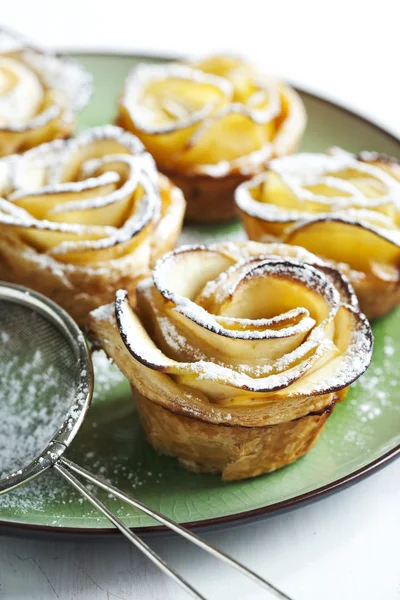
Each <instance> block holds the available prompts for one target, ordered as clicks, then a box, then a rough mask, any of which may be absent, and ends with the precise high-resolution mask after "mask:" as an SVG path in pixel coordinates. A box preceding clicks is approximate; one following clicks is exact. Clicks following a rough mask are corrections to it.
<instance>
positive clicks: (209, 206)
mask: <svg viewBox="0 0 400 600" xmlns="http://www.w3.org/2000/svg"><path fill="white" fill-rule="evenodd" d="M158 168H159V170H160V171H162V172H163V173H164V174H165V175H167V177H168V178H169V179H171V180H172V181H173V182H174V183H175V185H177V186H178V187H179V188H180V189H181V190H182V192H183V195H184V197H185V200H186V213H185V220H186V221H192V222H195V223H223V222H224V221H230V220H231V219H233V218H235V217H237V212H236V205H235V201H234V192H235V189H236V188H237V186H238V185H240V184H241V183H243V182H244V181H247V180H248V179H250V177H251V176H250V175H249V176H246V175H241V174H230V175H226V176H225V177H211V176H210V175H203V174H197V173H188V174H181V173H177V172H173V171H166V170H165V169H162V167H160V166H159V167H158Z"/></svg>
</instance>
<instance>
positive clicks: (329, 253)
mask: <svg viewBox="0 0 400 600" xmlns="http://www.w3.org/2000/svg"><path fill="white" fill-rule="evenodd" d="M236 203H237V206H238V208H239V212H240V216H241V218H242V220H243V224H244V227H245V229H246V231H247V234H248V236H249V238H250V239H252V240H257V241H260V242H265V241H281V242H284V243H287V244H295V245H298V246H303V247H304V248H306V249H307V250H309V251H310V252H313V253H315V254H317V255H318V256H321V257H322V258H324V259H325V260H327V261H329V263H330V264H333V265H335V266H336V267H337V268H339V269H340V270H341V271H342V273H344V274H345V275H346V276H347V277H348V278H349V279H350V281H351V283H352V285H353V287H354V289H355V292H356V294H357V296H358V299H359V301H360V305H361V310H362V311H363V312H364V313H365V314H366V315H367V317H368V318H369V319H374V318H376V317H379V316H381V315H383V314H385V313H387V312H388V311H389V310H391V309H392V308H394V307H395V306H396V305H397V304H399V302H400V230H399V225H400V165H399V163H398V161H397V160H396V159H394V158H391V157H388V156H386V155H380V154H377V153H374V152H361V153H360V154H359V155H353V154H350V153H349V152H346V151H344V150H341V149H339V148H333V149H331V150H329V151H328V152H327V153H326V154H312V153H303V154H297V155H293V156H288V157H284V158H279V159H275V160H273V161H271V162H270V164H269V166H268V169H267V171H266V172H265V173H264V174H262V175H260V176H258V177H256V178H254V179H253V180H252V181H250V182H246V183H244V184H242V185H241V186H239V188H238V189H237V190H236Z"/></svg>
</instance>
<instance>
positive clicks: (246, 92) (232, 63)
mask: <svg viewBox="0 0 400 600" xmlns="http://www.w3.org/2000/svg"><path fill="white" fill-rule="evenodd" d="M305 121H306V117H305V110H304V107H303V103H302V101H301V100H300V97H299V96H298V95H297V93H296V92H295V91H294V90H293V89H291V88H290V87H289V86H287V85H285V84H284V83H282V82H279V81H275V80H273V79H272V78H267V77H266V76H264V75H263V76H261V75H259V74H257V73H256V72H255V70H254V69H253V68H252V67H251V66H250V65H249V64H248V63H246V62H244V61H242V60H239V59H237V58H233V57H227V56H215V57H212V58H209V59H207V60H204V61H202V62H198V63H191V64H178V63H169V64H163V65H161V64H139V65H138V66H136V67H134V68H133V70H132V71H131V72H130V74H129V76H128V79H127V81H126V85H125V89H124V92H123V94H122V97H121V101H120V105H119V116H118V124H119V125H121V126H122V127H124V129H127V130H128V131H132V132H133V133H135V134H136V135H137V136H138V137H139V138H140V139H141V140H142V142H143V143H144V145H145V146H146V148H147V149H148V150H149V152H151V154H152V155H153V156H154V158H155V160H156V162H157V165H158V168H159V169H160V171H162V172H163V173H164V174H165V175H167V176H168V177H170V178H171V179H172V181H174V182H175V183H176V184H177V185H178V186H179V187H180V188H181V189H182V190H183V193H184V195H185V199H186V202H187V212H186V217H187V219H189V220H192V221H198V222H217V221H225V220H228V219H231V218H232V217H233V216H235V206H234V197H233V193H234V190H235V188H236V187H237V186H238V185H239V183H241V182H243V181H245V180H247V179H249V178H250V177H252V176H253V175H255V174H257V173H259V172H261V171H262V170H263V169H264V168H265V165H266V162H267V161H268V160H269V159H271V157H274V156H281V155H283V154H287V153H289V152H291V151H293V150H294V148H295V146H296V145H297V143H298V141H299V139H300V137H301V135H302V133H303V130H304V127H305Z"/></svg>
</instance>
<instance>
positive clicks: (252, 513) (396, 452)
mask: <svg viewBox="0 0 400 600" xmlns="http://www.w3.org/2000/svg"><path fill="white" fill-rule="evenodd" d="M61 51H62V53H66V54H72V55H77V54H79V55H81V56H82V55H86V56H104V57H109V56H114V57H121V58H129V57H132V58H135V59H137V58H139V59H140V58H143V59H153V60H160V61H170V60H177V57H176V56H168V55H165V56H154V55H151V54H143V53H138V54H133V53H131V52H130V53H123V52H117V51H112V50H111V51H109V52H104V51H99V52H97V51H87V50H81V51H80V50H79V48H74V49H72V48H69V49H67V50H66V51H65V52H64V51H63V50H61ZM178 60H179V59H178ZM294 87H295V89H296V90H297V91H298V92H300V93H301V94H303V95H305V96H309V97H311V98H313V99H316V100H318V101H320V102H322V103H325V104H328V105H329V106H332V107H334V108H338V109H339V110H341V111H343V112H345V113H347V114H349V115H351V116H352V117H353V118H356V119H358V120H359V121H362V122H363V123H365V124H366V125H368V126H370V127H373V128H374V129H376V130H377V131H379V132H380V133H382V134H384V135H385V136H386V137H388V138H389V139H390V140H391V141H393V142H395V143H396V144H398V145H399V150H400V139H399V138H398V137H397V136H396V135H394V134H393V133H391V132H389V131H387V130H386V129H385V128H383V127H381V126H380V125H377V124H376V123H374V122H373V121H370V120H369V119H368V118H366V117H363V116H362V115H360V114H358V113H356V112H354V111H353V110H351V109H350V108H347V107H345V106H342V105H341V104H338V103H336V102H334V101H332V100H329V99H328V98H325V97H323V96H320V95H319V94H314V93H312V92H309V91H307V90H305V89H303V88H299V87H297V86H294ZM399 456H400V444H398V445H397V446H395V447H394V448H392V449H391V450H389V451H388V452H386V453H385V454H384V455H382V456H380V457H378V458H376V459H375V460H373V461H372V462H370V463H368V464H366V465H364V466H363V467H361V468H360V469H357V470H356V471H353V472H352V473H349V474H348V475H345V476H344V477H341V478H339V479H336V480H335V481H332V482H330V483H328V484H326V485H324V486H321V487H320V488H317V489H314V490H311V491H310V492H305V493H304V494H300V495H298V496H294V497H293V498H289V499H287V500H283V501H281V502H276V503H274V504H270V505H268V506H263V507H260V508H256V509H253V510H249V511H244V512H239V513H235V514H232V515H225V516H223V517H215V518H210V519H204V520H201V521H191V522H189V523H183V525H184V526H185V527H187V528H188V529H202V530H204V529H209V528H221V527H223V526H225V525H232V524H244V523H247V522H249V521H254V520H259V519H261V518H262V517H265V516H269V515H271V514H277V513H281V512H285V511H287V510H291V509H294V508H297V507H300V506H302V505H304V504H306V503H307V502H311V501H315V500H319V499H321V498H323V497H324V496H326V495H328V494H330V493H334V492H338V491H339V490H341V489H342V488H345V487H348V486H350V485H352V484H354V483H357V482H358V481H362V480H363V479H364V478H366V477H368V476H369V475H372V474H373V473H375V472H376V471H378V470H379V469H381V468H383V467H384V466H386V465H387V464H389V463H390V462H391V461H393V460H394V459H395V458H398V457H399ZM21 530H22V531H21ZM132 530H133V531H135V533H139V534H143V535H150V534H151V535H160V534H166V533H170V530H169V529H168V528H167V527H165V526H157V525H156V526H153V527H149V526H146V527H133V528H132ZM26 533H28V534H30V535H32V536H34V537H42V538H44V539H46V538H51V539H54V535H55V534H56V535H57V534H60V535H59V536H58V537H60V538H62V539H70V538H71V537H79V538H81V537H92V536H93V535H95V536H96V537H99V536H100V537H101V536H103V537H105V538H113V537H114V536H115V535H116V534H118V535H119V531H118V530H117V529H114V528H87V527H54V526H47V525H33V524H29V523H18V522H10V521H0V535H18V534H19V535H24V534H26Z"/></svg>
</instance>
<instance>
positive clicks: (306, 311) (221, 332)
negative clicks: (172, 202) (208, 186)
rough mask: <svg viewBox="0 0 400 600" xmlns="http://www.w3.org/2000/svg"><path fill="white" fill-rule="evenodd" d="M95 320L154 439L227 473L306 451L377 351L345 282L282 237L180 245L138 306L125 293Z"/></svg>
mask: <svg viewBox="0 0 400 600" xmlns="http://www.w3.org/2000/svg"><path fill="white" fill-rule="evenodd" d="M278 298H279V301H278ZM89 327H90V331H91V333H92V334H93V336H94V338H95V339H96V340H97V342H98V343H99V344H100V345H101V346H102V347H103V348H104V350H105V351H106V352H107V354H108V355H109V356H110V357H111V358H112V359H113V360H114V361H115V363H116V364H117V365H118V366H119V368H120V369H121V371H122V372H123V373H124V374H125V376H126V377H127V378H128V379H129V381H130V382H131V384H132V386H133V387H134V389H135V391H136V393H137V394H138V400H137V402H138V411H139V415H140V417H141V420H142V422H143V424H144V428H145V431H146V433H147V436H148V438H149V440H150V442H151V443H152V444H153V445H154V447H155V448H156V449H157V450H159V451H161V452H165V453H167V454H172V455H174V456H177V457H178V458H179V460H180V461H181V462H182V463H183V464H185V465H186V466H188V468H191V469H192V470H198V471H205V472H221V473H222V475H223V477H224V478H225V479H241V478H245V477H251V476H254V475H256V474H260V473H262V472H267V471H270V470H273V469H274V468H278V467H280V466H283V465H284V464H288V463H289V462H292V461H293V460H296V458H298V457H300V456H302V455H303V454H304V453H305V452H306V451H307V450H308V449H309V448H310V447H311V446H312V444H313V443H314V442H315V441H316V439H317V437H318V435H319V433H320V431H321V430H322V428H323V425H324V423H325V421H326V419H327V416H328V415H329V414H330V412H331V411H332V410H333V407H334V405H335V403H336V402H337V401H339V400H341V399H343V398H344V395H345V393H346V390H347V388H348V385H349V384H350V383H352V382H353V381H354V380H355V379H357V378H358V377H359V375H360V374H361V373H362V372H363V371H364V369H365V368H366V367H367V365H368V364H369V361H370V359H371V353H372V334H371V330H370V327H369V325H368V323H367V321H366V319H365V317H363V315H361V314H360V312H359V309H358V305H357V300H356V298H355V296H354V293H353V291H352V289H351V287H350V285H349V284H348V283H347V281H346V280H345V279H343V278H342V276H341V275H340V274H339V273H338V271H336V270H334V269H333V268H332V267H329V266H328V265H326V263H323V262H322V261H321V260H319V259H318V258H317V257H315V256H313V255H311V254H310V253H308V252H306V251H305V250H303V249H301V248H296V247H294V246H285V245H282V244H257V243H254V242H248V243H241V244H240V243H238V244H219V245H215V246H209V247H204V246H201V247H199V246H195V247H184V248H182V249H180V250H177V251H175V252H172V253H170V254H168V255H166V256H165V257H163V258H161V259H160V260H159V261H158V262H157V264H156V266H155V268H154V270H153V279H151V280H150V279H149V280H146V281H143V282H142V283H141V284H140V285H139V286H138V288H137V302H136V309H135V311H133V310H132V308H131V307H130V306H129V302H128V296H127V294H126V292H124V291H119V292H118V293H117V300H116V304H115V306H114V305H108V306H106V307H102V308H99V309H98V310H96V311H94V312H93V313H92V314H91V317H90V322H89Z"/></svg>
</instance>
